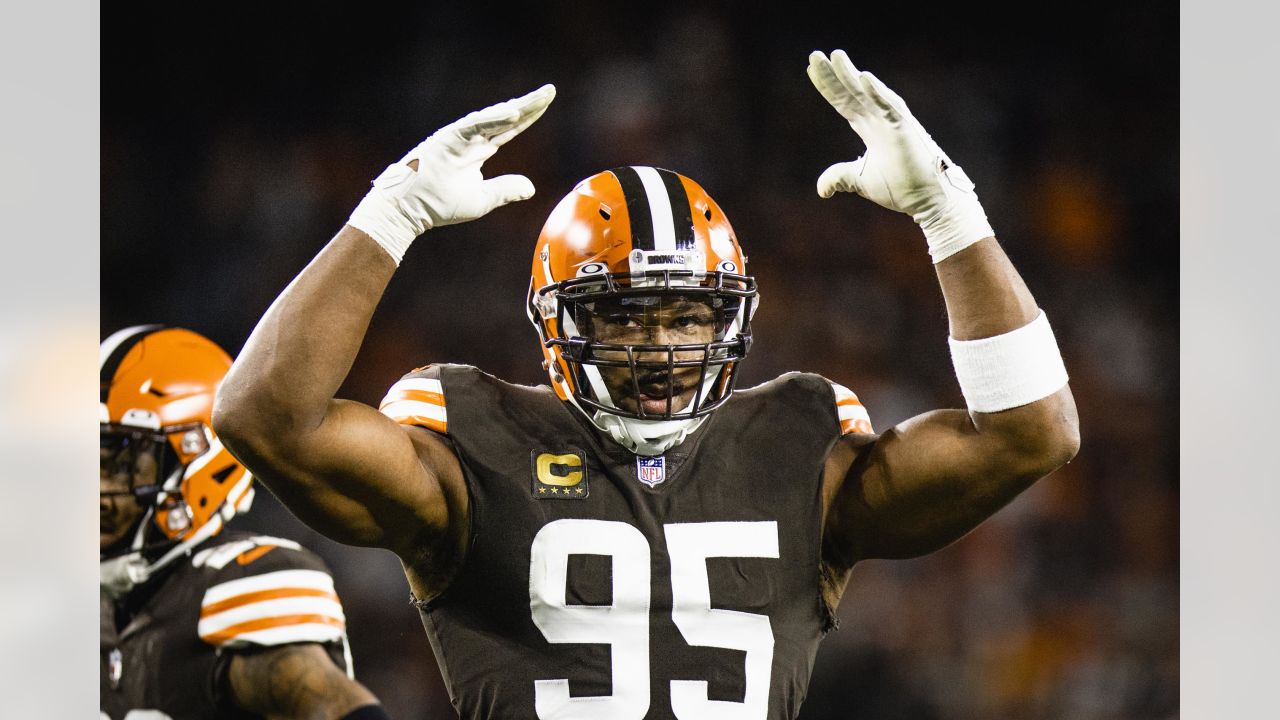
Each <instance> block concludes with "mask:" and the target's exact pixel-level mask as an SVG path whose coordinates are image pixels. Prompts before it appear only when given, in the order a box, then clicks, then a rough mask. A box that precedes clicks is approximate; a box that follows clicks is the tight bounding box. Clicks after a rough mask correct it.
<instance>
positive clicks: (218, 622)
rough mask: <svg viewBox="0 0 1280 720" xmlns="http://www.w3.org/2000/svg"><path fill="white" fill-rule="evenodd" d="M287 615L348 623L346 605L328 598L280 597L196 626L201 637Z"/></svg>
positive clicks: (250, 605)
mask: <svg viewBox="0 0 1280 720" xmlns="http://www.w3.org/2000/svg"><path fill="white" fill-rule="evenodd" d="M286 615H323V616H325V617H330V618H333V619H334V620H337V621H339V622H344V623H345V622H346V620H347V617H346V615H344V614H343V612H342V606H341V605H339V604H338V603H336V602H334V601H332V600H330V599H328V598H314V597H313V598H306V597H299V598H280V599H277V600H264V601H262V602H256V603H250V604H248V605H241V606H240V607H234V608H230V609H227V610H223V611H222V612H220V613H217V614H214V615H210V616H209V617H207V618H203V619H201V620H200V622H199V624H198V625H197V626H196V633H197V634H199V635H202V636H203V635H212V634H214V633H217V632H221V631H222V630H226V629H227V628H229V627H231V626H232V625H239V624H240V623H243V622H249V621H251V620H262V619H264V618H273V617H284V616H286Z"/></svg>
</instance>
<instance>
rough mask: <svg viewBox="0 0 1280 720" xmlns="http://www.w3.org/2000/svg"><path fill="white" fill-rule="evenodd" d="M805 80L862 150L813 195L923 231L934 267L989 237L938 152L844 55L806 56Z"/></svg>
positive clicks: (963, 180)
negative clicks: (889, 215) (840, 199)
mask: <svg viewBox="0 0 1280 720" xmlns="http://www.w3.org/2000/svg"><path fill="white" fill-rule="evenodd" d="M808 72H809V79H810V80H812V81H813V85H814V87H816V88H818V92H820V93H822V97H824V98H826V100H827V102H829V103H831V106H832V107H834V108H835V109H836V111H837V112H839V113H840V115H841V116H842V117H844V119H846V120H848V121H849V125H850V126H852V127H853V130H854V132H856V133H858V135H859V136H860V137H861V138H862V141H863V142H864V143H866V145H867V152H866V153H865V154H864V155H863V156H862V157H860V158H858V159H857V160H854V161H853V162H842V163H836V164H835V165H832V166H831V167H829V168H827V169H826V170H824V171H823V172H822V175H821V176H819V177H818V194H819V195H821V196H822V197H824V198H828V197H831V196H832V195H833V194H834V193H835V192H836V191H837V190H839V191H842V192H855V193H857V194H859V195H861V196H862V197H864V198H866V199H868V200H870V201H872V202H874V203H876V204H878V205H881V206H883V207H886V208H888V209H890V210H896V211H898V212H900V213H906V214H907V215H910V216H911V219H913V220H915V221H916V224H917V225H919V226H920V229H921V230H923V231H924V237H925V240H926V241H928V243H929V254H930V255H931V256H932V257H933V261H934V262H935V263H937V262H941V261H942V260H943V259H945V258H947V257H950V256H951V255H953V254H955V253H957V252H959V251H961V250H963V249H965V248H966V247H968V246H970V245H972V244H973V243H975V242H977V241H979V240H981V239H983V238H987V237H992V236H993V235H994V234H995V233H994V232H992V230H991V225H990V224H989V223H988V222H987V215H986V213H985V212H983V210H982V205H981V204H979V203H978V196H977V194H976V193H974V191H973V182H972V181H971V180H969V176H968V175H965V173H964V171H963V170H961V169H960V166H959V165H956V164H955V163H954V162H952V161H951V158H949V157H947V154H946V153H944V152H943V151H942V148H940V147H938V144H937V143H936V142H934V141H933V138H932V137H930V135H929V133H928V132H926V131H925V129H924V126H923V125H921V124H920V121H919V120H916V118H915V116H914V115H912V114H911V111H910V110H908V109H907V104H906V103H905V102H903V100H902V98H900V97H898V94H897V93H895V92H894V91H892V90H890V89H889V88H888V87H887V86H886V85H885V84H884V83H882V82H880V79H879V78H877V77H876V76H875V75H872V74H871V73H869V72H864V71H861V70H858V69H857V68H856V67H854V66H853V63H852V62H850V61H849V56H848V55H846V54H845V52H844V51H843V50H836V51H835V52H833V53H831V58H830V59H827V56H826V55H824V54H822V53H821V52H817V51H815V52H813V53H810V54H809V68H808Z"/></svg>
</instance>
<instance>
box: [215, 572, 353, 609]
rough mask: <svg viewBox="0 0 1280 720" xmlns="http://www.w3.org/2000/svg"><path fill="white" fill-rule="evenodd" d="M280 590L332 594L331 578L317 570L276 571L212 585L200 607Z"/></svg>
mask: <svg viewBox="0 0 1280 720" xmlns="http://www.w3.org/2000/svg"><path fill="white" fill-rule="evenodd" d="M282 588H308V589H311V590H327V591H329V592H334V590H333V578H332V577H330V576H329V573H326V572H321V571H319V570H277V571H276V572H269V573H263V574H261V575H253V576H251V577H247V578H240V579H239V580H228V581H227V582H224V583H221V584H219V585H214V586H213V587H211V588H209V589H208V590H206V591H205V593H204V600H203V601H202V602H201V605H212V604H214V603H219V602H222V601H223V600H226V599H228V598H232V597H235V596H236V595H244V594H245V593H252V592H261V591H263V590H278V589H282Z"/></svg>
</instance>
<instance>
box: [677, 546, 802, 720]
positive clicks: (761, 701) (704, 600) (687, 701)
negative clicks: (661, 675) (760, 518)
mask: <svg viewBox="0 0 1280 720" xmlns="http://www.w3.org/2000/svg"><path fill="white" fill-rule="evenodd" d="M664 529H665V530H666V535H667V550H668V551H669V552H670V553H671V595H672V600H673V602H672V608H671V619H672V620H674V621H675V623H676V627H677V628H679V629H680V634H681V635H683V636H684V639H685V641H686V642H688V643H689V644H690V645H696V646H701V647H720V648H731V649H734V650H744V651H746V653H747V660H746V694H745V696H744V698H743V701H742V702H740V703H739V702H728V701H724V700H709V699H707V681H705V680H672V681H671V710H672V712H674V713H675V714H676V717H678V718H681V720H692V719H693V718H707V719H712V718H714V719H715V720H720V719H721V718H723V719H724V720H746V719H747V718H763V717H765V715H767V714H768V711H769V676H770V674H771V672H772V670H773V626H772V625H770V623H769V617H768V616H767V615H757V614H755V613H746V612H739V611H737V610H713V609H712V608H711V587H710V585H709V583H708V579H707V558H711V557H764V558H776V557H778V524H777V523H776V522H708V523H680V524H672V525H666V526H664Z"/></svg>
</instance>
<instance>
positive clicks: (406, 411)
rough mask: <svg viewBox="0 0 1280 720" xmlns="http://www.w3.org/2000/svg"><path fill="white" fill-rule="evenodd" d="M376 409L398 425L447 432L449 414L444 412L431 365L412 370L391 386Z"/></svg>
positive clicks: (437, 380) (435, 374)
mask: <svg viewBox="0 0 1280 720" xmlns="http://www.w3.org/2000/svg"><path fill="white" fill-rule="evenodd" d="M378 409H379V410H381V411H382V414H383V415H386V416H387V417H389V418H391V419H392V420H395V421H396V422H398V423H400V424H401V425H417V426H419V427H424V428H427V429H428V430H435V431H436V432H438V433H445V432H448V428H449V414H448V411H446V410H445V404H444V387H443V386H442V385H441V384H440V378H439V375H438V371H437V370H436V369H435V368H434V367H432V366H428V367H426V368H420V369H418V370H415V371H413V372H411V373H409V374H408V375H406V376H404V377H403V378H401V379H400V381H399V382H397V383H396V384H395V385H392V386H391V389H390V390H388V391H387V395H386V397H384V398H382V403H381V404H380V405H379V406H378Z"/></svg>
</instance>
